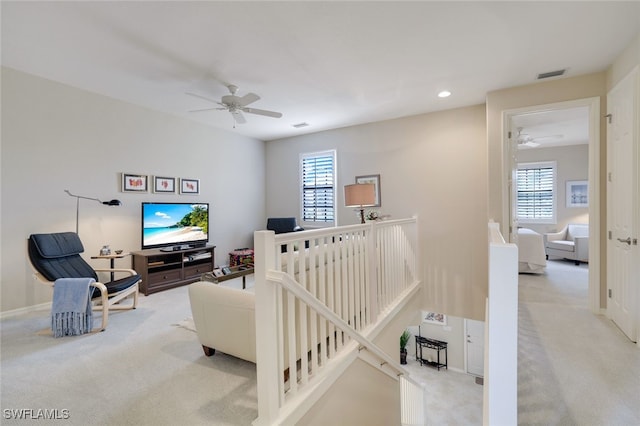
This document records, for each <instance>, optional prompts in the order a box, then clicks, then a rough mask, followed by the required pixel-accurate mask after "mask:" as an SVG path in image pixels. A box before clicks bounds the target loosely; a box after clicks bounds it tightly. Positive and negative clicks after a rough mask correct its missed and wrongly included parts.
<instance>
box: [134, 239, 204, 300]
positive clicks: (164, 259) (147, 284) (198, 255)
mask: <svg viewBox="0 0 640 426" xmlns="http://www.w3.org/2000/svg"><path fill="white" fill-rule="evenodd" d="M215 248H216V246H206V247H197V248H190V249H186V250H176V251H162V250H160V249H150V250H140V251H134V252H131V256H132V260H131V262H132V267H133V269H135V271H136V272H137V273H138V274H140V276H141V277H142V283H141V284H140V291H141V292H142V293H143V294H144V295H145V296H148V295H150V294H152V293H157V292H159V291H162V290H168V289H170V288H174V287H179V286H182V285H185V284H190V283H192V282H195V281H198V280H199V279H200V276H201V275H202V274H203V273H205V272H211V271H213V269H214V262H215V255H214V253H215Z"/></svg>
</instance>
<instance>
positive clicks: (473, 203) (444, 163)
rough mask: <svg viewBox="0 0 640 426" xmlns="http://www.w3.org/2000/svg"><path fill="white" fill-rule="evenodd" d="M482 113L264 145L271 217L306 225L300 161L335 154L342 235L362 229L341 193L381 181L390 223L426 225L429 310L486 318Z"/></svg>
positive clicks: (454, 113)
mask: <svg viewBox="0 0 640 426" xmlns="http://www.w3.org/2000/svg"><path fill="white" fill-rule="evenodd" d="M485 113H486V112H485V108H484V105H477V106H471V107H467V108H460V109H454V110H449V111H442V112H436V113H432V114H424V115H418V116H412V117H406V118H400V119H396V120H389V121H383V122H377V123H371V124H365V125H361V126H354V127H348V128H343V129H336V130H330V131H326V132H320V133H315V134H310V135H305V136H299V137H294V138H288V139H282V140H277V141H271V142H267V147H266V156H267V214H268V215H270V216H280V215H287V216H296V217H298V218H299V217H300V213H299V212H300V206H299V202H300V201H299V199H300V196H299V178H298V167H299V166H298V163H299V155H300V154H301V153H305V152H313V151H318V150H326V149H336V150H337V174H338V176H337V187H338V191H337V192H338V194H337V196H338V197H337V204H338V209H337V210H338V223H339V224H340V225H345V224H353V223H356V222H357V220H358V218H357V216H356V214H355V213H354V212H353V211H352V210H351V209H347V208H345V207H343V206H344V200H343V190H342V188H343V186H344V185H346V184H350V183H353V182H354V179H355V176H358V175H366V174H380V175H381V184H380V186H381V191H382V194H381V198H382V206H381V207H380V208H379V209H377V210H379V211H380V212H381V213H382V214H388V215H391V218H404V217H408V216H412V215H415V214H417V215H418V216H419V238H420V251H421V253H420V259H421V262H422V271H423V275H424V289H425V299H424V304H423V306H422V309H425V310H433V311H438V312H444V313H447V314H449V315H455V316H459V317H467V318H474V319H483V318H484V300H485V298H486V295H487V236H486V226H487V215H486V211H487V187H486V183H487V157H486V142H485V141H486V126H485V120H486V116H485Z"/></svg>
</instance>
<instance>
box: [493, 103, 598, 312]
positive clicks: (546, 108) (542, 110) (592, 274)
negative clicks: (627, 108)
mask: <svg viewBox="0 0 640 426" xmlns="http://www.w3.org/2000/svg"><path fill="white" fill-rule="evenodd" d="M581 108H582V109H585V110H586V114H587V115H588V120H587V126H588V129H587V134H588V173H587V177H588V179H587V182H588V199H589V202H588V209H587V211H588V217H589V308H590V310H591V311H592V312H593V313H600V299H601V296H602V295H601V288H600V182H599V180H598V177H599V175H600V119H599V117H600V98H597V97H596V98H588V99H580V100H575V101H568V102H560V103H554V104H546V105H537V106H531V107H525V108H519V109H513V110H506V111H503V135H504V137H503V144H504V148H505V149H504V150H503V152H504V155H503V164H504V170H503V174H504V182H505V183H506V184H507V186H508V188H509V190H508V191H507V192H508V197H507V199H506V204H507V205H505V207H504V209H505V210H504V211H505V216H504V217H505V218H508V222H509V224H510V226H509V228H510V230H511V231H512V232H510V233H509V239H510V241H511V242H514V243H517V237H516V236H517V226H518V222H517V215H516V212H515V207H514V206H515V188H514V186H515V174H516V173H515V170H516V168H517V161H518V146H517V145H518V141H519V140H524V141H527V140H528V141H530V142H533V144H536V143H539V144H542V142H543V139H544V138H546V139H550V140H551V141H553V140H554V139H555V140H556V142H557V141H559V140H560V139H561V138H559V137H558V135H559V134H562V132H561V131H560V130H558V131H553V130H551V129H546V130H545V132H546V133H545V134H539V135H538V136H537V137H538V138H539V139H537V140H536V139H535V137H534V136H533V135H529V137H528V138H527V135H524V134H523V132H522V131H521V132H520V133H521V134H520V135H518V127H523V126H518V125H517V123H518V122H520V123H523V122H526V120H525V117H526V116H529V117H533V116H534V115H543V114H552V113H553V112H558V113H560V112H561V111H567V110H579V109H581ZM509 132H511V136H512V137H511V138H509V135H510V133H509ZM518 136H520V137H518ZM557 184H558V185H565V182H558V183H557ZM562 192H563V193H564V191H562ZM556 202H557V203H560V202H562V203H563V202H564V200H560V199H558V200H557V201H556Z"/></svg>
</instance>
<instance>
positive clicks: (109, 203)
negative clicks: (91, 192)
mask: <svg viewBox="0 0 640 426" xmlns="http://www.w3.org/2000/svg"><path fill="white" fill-rule="evenodd" d="M64 192H66V193H67V194H68V195H69V196H71V197H76V234H78V218H79V217H80V198H82V199H85V200H93V201H97V202H99V203H100V204H104V205H105V206H119V205H121V204H122V202H121V201H120V200H109V201H101V200H99V199H97V198H91V197H85V196H82V195H74V194H72V193H71V192H69V190H68V189H65V190H64Z"/></svg>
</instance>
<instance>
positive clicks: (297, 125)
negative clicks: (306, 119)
mask: <svg viewBox="0 0 640 426" xmlns="http://www.w3.org/2000/svg"><path fill="white" fill-rule="evenodd" d="M308 125H309V123H298V124H292V126H293V127H295V128H296V129H300V128H302V127H307V126H308Z"/></svg>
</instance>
